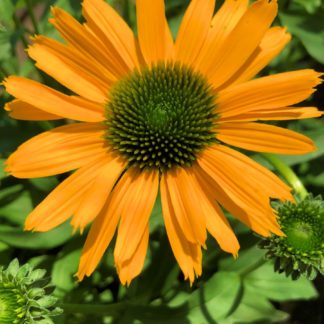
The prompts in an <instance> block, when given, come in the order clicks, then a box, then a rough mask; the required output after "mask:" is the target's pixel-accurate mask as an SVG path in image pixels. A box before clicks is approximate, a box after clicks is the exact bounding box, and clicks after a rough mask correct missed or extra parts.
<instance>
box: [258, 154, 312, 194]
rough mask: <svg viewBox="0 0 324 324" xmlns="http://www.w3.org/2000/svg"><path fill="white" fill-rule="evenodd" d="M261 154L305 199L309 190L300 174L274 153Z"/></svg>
mask: <svg viewBox="0 0 324 324" xmlns="http://www.w3.org/2000/svg"><path fill="white" fill-rule="evenodd" d="M261 156H262V157H263V158H264V159H265V160H267V161H268V162H269V163H270V164H271V165H272V166H273V167H274V168H275V169H276V170H277V171H278V172H279V173H280V174H281V175H282V176H283V177H284V178H285V179H286V181H287V182H288V183H289V184H290V185H291V187H292V188H293V189H294V191H295V192H296V193H297V194H298V195H299V197H300V198H301V199H304V198H306V197H307V196H308V192H307V190H306V188H305V187H304V185H303V183H302V181H301V180H300V179H299V178H298V176H297V175H296V173H295V172H294V171H293V170H292V168H291V167H290V166H288V165H287V164H286V163H284V162H283V161H282V160H280V159H279V158H278V157H277V156H275V155H273V154H269V153H261Z"/></svg>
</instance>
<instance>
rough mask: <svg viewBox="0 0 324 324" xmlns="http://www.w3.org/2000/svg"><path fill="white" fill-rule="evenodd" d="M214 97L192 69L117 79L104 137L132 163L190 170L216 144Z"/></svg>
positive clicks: (157, 69)
mask: <svg viewBox="0 0 324 324" xmlns="http://www.w3.org/2000/svg"><path fill="white" fill-rule="evenodd" d="M215 109H216V107H215V95H214V93H213V92H212V90H211V88H210V86H209V84H208V82H207V80H206V79H205V78H204V77H203V76H202V75H200V74H199V73H197V72H194V71H193V70H192V69H191V68H189V67H186V66H183V65H180V64H177V63H160V64H157V65H155V66H153V67H151V68H145V69H143V70H141V71H135V72H133V73H132V74H130V75H128V76H127V77H125V78H124V79H122V80H120V81H118V82H117V83H116V84H115V85H114V86H113V88H112V90H111V92H110V97H109V102H108V103H107V105H106V122H105V123H106V125H107V133H106V139H107V140H108V141H109V143H110V145H111V146H113V148H114V149H115V150H117V151H118V152H119V153H120V154H122V155H123V156H124V157H126V159H127V160H128V161H129V163H130V164H131V165H136V166H138V167H140V168H157V169H159V170H161V171H165V170H167V169H170V168H172V167H173V166H175V165H180V166H185V165H187V166H190V165H191V164H192V162H193V161H194V160H195V159H196V157H197V153H199V152H200V151H201V150H202V149H203V148H205V147H206V146H207V145H209V144H211V143H213V142H214V141H215V134H214V132H213V121H214V120H215V118H216V117H217V115H216V113H215Z"/></svg>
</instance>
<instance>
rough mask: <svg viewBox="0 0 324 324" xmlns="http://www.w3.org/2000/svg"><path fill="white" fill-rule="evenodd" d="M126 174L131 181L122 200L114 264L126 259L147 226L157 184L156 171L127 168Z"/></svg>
mask: <svg viewBox="0 0 324 324" xmlns="http://www.w3.org/2000/svg"><path fill="white" fill-rule="evenodd" d="M127 174H128V177H130V178H131V179H132V182H131V185H130V186H129V187H128V190H127V194H126V195H125V197H124V201H123V205H124V207H123V209H122V212H121V220H120V224H119V227H118V235H117V240H116V246H115V250H114V256H115V261H116V264H117V263H123V262H125V261H127V260H128V259H130V258H131V257H132V255H133V254H134V252H135V250H136V248H137V246H138V244H139V242H140V240H141V238H142V236H143V233H144V231H145V228H146V227H147V224H148V220H149V217H150V215H151V212H152V209H153V206H154V203H155V200H156V196H157V193H158V185H159V173H158V172H157V171H147V172H146V171H143V172H139V171H138V170H136V169H129V170H128V171H127Z"/></svg>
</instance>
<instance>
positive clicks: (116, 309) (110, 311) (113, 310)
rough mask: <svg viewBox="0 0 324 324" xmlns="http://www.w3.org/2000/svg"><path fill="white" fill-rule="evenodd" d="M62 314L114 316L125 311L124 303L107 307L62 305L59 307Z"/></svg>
mask: <svg viewBox="0 0 324 324" xmlns="http://www.w3.org/2000/svg"><path fill="white" fill-rule="evenodd" d="M60 307H62V308H63V309H64V312H66V313H69V314H75V313H80V314H101V315H110V316H116V315H119V314H120V312H121V311H122V310H123V309H125V307H126V303H116V304H110V305H109V304H108V305H96V304H94V305H91V304H62V305H60Z"/></svg>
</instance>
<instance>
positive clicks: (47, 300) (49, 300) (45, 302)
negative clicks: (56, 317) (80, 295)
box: [37, 296, 57, 308]
mask: <svg viewBox="0 0 324 324" xmlns="http://www.w3.org/2000/svg"><path fill="white" fill-rule="evenodd" d="M56 302H57V298H56V297H54V296H44V297H42V298H40V299H37V303H38V305H39V306H40V307H44V308H49V307H52V306H54V305H55V304H56Z"/></svg>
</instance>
